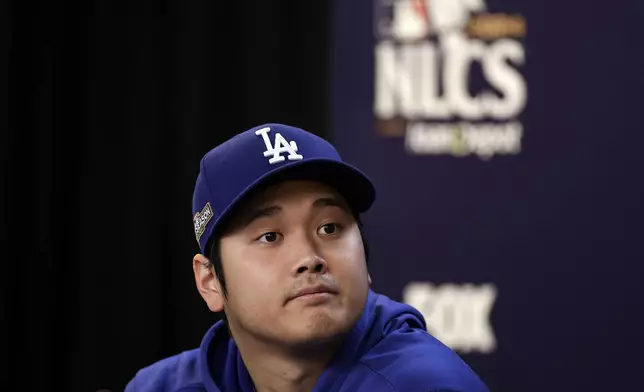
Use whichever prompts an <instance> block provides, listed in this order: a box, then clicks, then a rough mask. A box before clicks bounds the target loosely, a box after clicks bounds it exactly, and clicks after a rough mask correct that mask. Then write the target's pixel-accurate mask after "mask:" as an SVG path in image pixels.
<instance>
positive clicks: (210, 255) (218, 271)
mask: <svg viewBox="0 0 644 392" xmlns="http://www.w3.org/2000/svg"><path fill="white" fill-rule="evenodd" d="M354 218H355V220H356V223H357V224H358V230H359V231H360V237H362V246H363V248H364V255H365V261H366V263H367V265H368V264H369V242H368V241H367V236H366V235H365V230H364V224H363V223H362V220H361V219H360V216H358V215H356V216H354ZM220 239H221V235H220V234H217V233H213V235H212V236H211V237H210V239H209V240H208V243H207V244H206V251H207V254H205V255H204V256H206V258H207V259H208V268H212V269H214V270H215V276H217V280H219V284H220V286H221V290H222V294H223V296H224V298H227V297H228V290H227V288H226V277H225V274H224V266H223V264H222V263H221V252H220V249H219V245H220Z"/></svg>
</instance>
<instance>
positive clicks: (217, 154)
mask: <svg viewBox="0 0 644 392" xmlns="http://www.w3.org/2000/svg"><path fill="white" fill-rule="evenodd" d="M285 180H313V181H320V182H324V183H326V184H328V185H330V186H332V187H333V188H335V189H336V190H337V191H338V193H340V194H341V195H342V196H343V197H344V198H345V199H346V200H347V203H348V204H349V206H350V208H351V209H352V210H353V211H354V213H358V214H359V213H363V212H366V211H367V210H369V208H370V207H371V205H372V204H373V202H374V200H375V194H376V192H375V188H374V186H373V183H372V182H371V180H370V179H369V178H368V177H367V176H366V175H365V174H364V173H363V172H361V171H360V170H358V169H357V168H355V167H353V166H351V165H349V164H348V163H346V162H344V161H343V160H342V158H341V157H340V154H339V153H338V151H337V150H336V149H335V147H333V145H331V144H330V143H329V142H327V141H326V140H324V139H322V138H321V137H319V136H316V135H314V134H312V133H310V132H307V131H305V130H303V129H300V128H296V127H293V126H289V125H284V124H276V123H269V124H263V125H259V126H256V127H254V128H251V129H249V130H246V131H244V132H242V133H239V134H237V135H235V136H234V137H232V138H231V139H229V140H227V141H226V142H224V143H222V144H220V145H219V146H217V147H215V148H213V149H212V150H210V151H209V152H208V153H206V155H204V157H203V158H202V159H201V162H200V166H199V175H198V176H197V181H196V184H195V189H194V193H193V199H192V217H193V224H194V232H195V236H196V239H197V242H198V243H199V248H200V250H201V253H202V254H207V249H206V247H207V246H208V241H209V240H210V238H211V237H212V236H213V234H215V233H217V232H218V230H219V229H221V226H222V224H223V222H224V221H225V219H226V218H228V215H230V212H231V210H233V209H234V207H235V206H237V205H238V204H239V203H240V201H242V200H243V199H244V197H245V196H248V195H249V193H250V192H252V191H254V190H257V189H260V188H261V187H265V186H268V185H270V184H274V183H277V182H281V181H285Z"/></svg>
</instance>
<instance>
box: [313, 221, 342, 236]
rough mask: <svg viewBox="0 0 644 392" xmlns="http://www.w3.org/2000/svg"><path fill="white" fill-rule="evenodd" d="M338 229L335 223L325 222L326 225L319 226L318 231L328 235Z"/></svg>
mask: <svg viewBox="0 0 644 392" xmlns="http://www.w3.org/2000/svg"><path fill="white" fill-rule="evenodd" d="M338 231H339V227H338V225H336V224H335V223H327V224H326V225H322V226H320V229H319V230H318V233H320V234H325V235H330V234H335V233H336V232H338Z"/></svg>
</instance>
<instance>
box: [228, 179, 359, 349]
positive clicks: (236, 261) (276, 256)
mask: <svg viewBox="0 0 644 392" xmlns="http://www.w3.org/2000/svg"><path fill="white" fill-rule="evenodd" d="M231 227H232V229H231V231H229V232H228V233H226V234H225V235H224V236H222V237H221V243H220V252H221V261H222V265H223V270H224V273H225V278H226V286H227V290H228V298H227V299H226V302H225V305H224V307H225V310H226V315H227V317H228V321H229V324H230V327H231V330H232V331H233V333H234V334H235V333H236V334H238V335H241V336H243V335H252V336H254V337H255V338H260V339H268V340H271V341H278V342H280V343H286V344H302V343H312V342H318V343H320V342H326V341H327V340H328V339H332V338H333V337H335V336H337V335H338V334H341V333H344V332H347V331H348V330H349V329H351V327H352V326H353V324H354V323H355V322H356V321H357V320H358V319H359V318H360V314H361V311H362V309H363V307H364V305H365V302H366V298H367V293H368V288H369V283H370V282H369V277H368V274H367V269H366V262H365V254H364V248H363V244H362V238H361V235H360V231H359V228H358V226H357V222H356V221H355V219H354V217H353V215H352V214H351V213H350V211H349V208H348V206H347V205H346V202H345V201H344V199H342V198H341V197H340V196H339V195H338V194H337V193H336V192H335V191H334V190H333V189H332V188H329V187H327V186H325V185H323V184H320V183H314V182H285V183H281V184H279V185H276V186H273V187H271V188H269V189H267V190H266V191H265V192H263V194H262V195H260V196H259V197H257V198H255V199H253V200H251V201H250V203H248V204H247V205H245V206H244V207H243V208H242V209H241V210H240V212H239V213H238V214H237V216H235V220H234V222H233V223H232V226H231ZM306 289H310V290H312V291H316V292H317V291H330V292H325V293H320V294H312V295H303V296H298V295H299V294H300V293H301V292H302V290H306ZM241 336H240V337H241Z"/></svg>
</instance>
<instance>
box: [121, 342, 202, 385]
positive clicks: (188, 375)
mask: <svg viewBox="0 0 644 392" xmlns="http://www.w3.org/2000/svg"><path fill="white" fill-rule="evenodd" d="M198 358H199V349H193V350H188V351H184V352H182V353H179V354H177V355H173V356H171V357H167V358H163V359H161V360H159V361H157V362H154V363H152V364H150V365H148V366H146V367H144V368H141V369H140V370H139V371H137V372H136V374H135V375H134V377H133V378H132V379H131V380H130V381H129V383H128V384H127V386H126V387H125V392H147V391H164V392H165V391H167V392H179V391H181V392H189V391H190V392H192V391H195V392H196V391H204V390H205V389H204V388H203V385H202V383H201V379H200V374H199V366H198V363H199V361H198Z"/></svg>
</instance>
